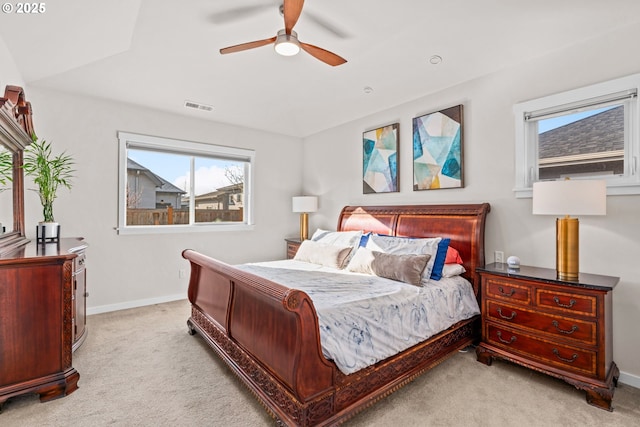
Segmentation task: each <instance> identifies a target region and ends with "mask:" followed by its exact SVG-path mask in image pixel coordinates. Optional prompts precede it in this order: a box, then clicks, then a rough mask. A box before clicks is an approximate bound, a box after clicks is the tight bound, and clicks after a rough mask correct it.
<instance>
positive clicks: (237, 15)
mask: <svg viewBox="0 0 640 427" xmlns="http://www.w3.org/2000/svg"><path fill="white" fill-rule="evenodd" d="M272 7H273V4H256V5H253V6H241V7H236V8H234V9H229V10H225V11H224V12H217V13H213V14H211V15H210V17H209V20H210V21H211V22H213V23H214V24H226V23H229V22H232V21H237V20H238V19H242V18H247V17H249V16H251V15H255V14H257V13H259V12H261V11H263V10H265V9H270V8H272Z"/></svg>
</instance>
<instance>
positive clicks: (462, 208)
mask: <svg viewBox="0 0 640 427" xmlns="http://www.w3.org/2000/svg"><path fill="white" fill-rule="evenodd" d="M490 209H491V207H490V205H489V203H482V204H465V205H401V206H345V207H344V208H343V209H342V212H340V217H339V218H338V228H337V229H338V231H352V230H364V231H371V232H374V233H380V234H387V235H390V236H403V237H448V238H449V239H451V243H450V246H453V247H454V248H456V249H457V250H458V252H460V257H461V258H462V261H463V263H464V268H465V270H467V272H466V273H465V274H464V276H465V277H466V278H467V279H468V280H469V281H470V282H471V283H472V284H473V287H474V289H475V291H476V295H477V293H478V287H479V285H480V280H479V275H478V274H477V273H476V268H477V267H482V266H484V227H485V219H486V216H487V214H488V213H489V210H490Z"/></svg>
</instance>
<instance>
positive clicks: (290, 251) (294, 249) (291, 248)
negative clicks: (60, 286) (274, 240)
mask: <svg viewBox="0 0 640 427" xmlns="http://www.w3.org/2000/svg"><path fill="white" fill-rule="evenodd" d="M285 241H286V242H287V259H293V258H294V257H295V256H296V253H298V249H299V248H300V245H301V244H302V242H301V241H300V240H297V239H285Z"/></svg>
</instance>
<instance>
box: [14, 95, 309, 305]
mask: <svg viewBox="0 0 640 427" xmlns="http://www.w3.org/2000/svg"><path fill="white" fill-rule="evenodd" d="M26 93H27V95H28V97H29V99H30V100H31V102H32V104H33V110H34V126H35V128H36V132H37V134H38V136H39V137H40V138H41V139H46V140H48V141H51V142H52V143H53V145H54V147H55V150H67V151H68V153H69V154H71V155H72V156H73V157H74V158H75V160H76V162H77V164H76V170H77V173H76V175H77V177H78V178H77V179H76V180H75V183H74V187H73V189H72V190H71V191H67V190H66V189H63V190H61V191H60V193H59V197H58V199H57V200H56V203H55V206H54V207H55V214H56V219H58V221H60V222H61V232H62V235H63V236H83V237H85V239H86V240H87V242H88V243H89V244H90V247H89V250H88V253H87V254H88V260H87V268H88V270H87V271H88V291H89V294H90V297H89V299H88V301H87V305H88V311H89V313H96V312H100V311H109V310H114V309H120V308H126V307H129V306H137V305H143V304H149V303H153V302H160V301H166V300H171V299H176V298H186V288H187V278H180V277H179V270H180V269H188V263H187V262H186V261H185V260H184V259H183V258H182V257H181V256H180V254H181V251H182V250H183V249H186V248H191V249H196V250H198V251H201V252H203V253H206V254H209V255H211V256H214V257H216V258H218V259H220V260H222V261H225V262H229V263H239V262H245V261H257V260H262V259H276V258H284V256H285V242H284V240H283V239H284V237H285V236H287V235H294V234H295V230H296V226H297V224H298V223H297V217H296V214H294V213H292V212H291V197H292V196H294V195H296V194H299V193H300V191H301V189H302V185H301V179H300V177H301V175H302V172H301V166H300V162H299V159H300V158H301V156H302V144H301V141H300V139H298V138H292V137H286V136H282V135H275V134H268V133H263V132H259V131H254V130H251V129H247V128H239V127H236V126H229V125H224V124H219V123H213V122H209V121H204V120H199V119H193V118H189V117H183V116H177V115H174V114H166V113H162V112H158V111H153V110H149V109H145V108H139V107H135V106H131V105H125V104H120V103H114V102H110V101H105V100H99V99H93V98H88V97H80V96H74V95H71V94H66V93H60V92H55V91H50V90H45V89H39V88H35V87H29V88H27V91H26ZM118 131H126V132H134V133H140V134H146V135H153V136H161V137H167V138H178V139H179V138H182V139H185V140H189V141H198V142H204V143H211V144H220V145H227V146H234V147H240V148H249V149H254V150H255V151H256V160H255V176H257V177H258V178H257V179H256V180H255V227H254V229H253V230H251V231H223V232H200V233H186V234H155V235H122V236H120V235H118V234H116V231H115V230H114V227H116V225H117V212H118V210H117V206H118V205H117V200H118V139H117V132H118ZM283 165H284V166H285V167H283ZM29 185H30V181H29V180H28V179H27V187H29ZM25 211H26V218H25V223H26V226H27V237H34V236H33V235H34V234H35V224H36V223H37V222H38V221H39V220H40V218H39V215H40V208H39V202H38V200H37V195H36V194H35V193H33V192H30V191H27V193H26V195H25ZM31 225H33V227H32V226H31ZM32 228H33V230H34V231H33V232H32V233H31V234H33V235H31V236H30V235H29V234H30V232H31V231H32Z"/></svg>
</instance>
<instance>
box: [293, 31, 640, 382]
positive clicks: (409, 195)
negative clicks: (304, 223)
mask: <svg viewBox="0 0 640 427" xmlns="http://www.w3.org/2000/svg"><path fill="white" fill-rule="evenodd" d="M639 38H640V26H634V27H628V28H627V29H625V30H624V31H621V32H617V33H611V34H608V35H607V36H605V37H602V38H599V39H596V40H592V41H591V42H590V43H589V44H585V45H578V46H573V47H571V48H567V49H563V50H559V51H558V52H557V53H555V54H553V55H549V56H547V57H544V58H539V59H537V60H534V61H531V62H529V63H526V64H523V65H521V66H518V67H517V68H511V69H506V70H503V71H501V72H499V73H495V74H492V75H489V76H486V77H484V78H480V79H477V80H474V81H471V82H468V83H465V84H461V85H459V86H456V87H452V88H449V89H445V90H443V91H441V92H439V93H436V94H433V95H431V96H426V97H423V98H420V99H418V100H416V101H414V102H410V103H407V104H403V105H400V106H398V107H394V108H391V109H389V110H386V111H382V112H380V113H378V114H375V115H372V116H369V117H365V118H363V119H361V120H357V121H354V122H351V123H348V124H345V125H343V126H340V127H338V128H335V129H330V130H327V131H325V132H321V133H319V134H316V135H313V136H311V137H308V138H306V139H305V144H304V157H303V163H304V165H305V169H304V190H305V193H307V194H315V195H318V196H320V199H319V205H320V207H319V209H320V210H319V212H317V213H315V214H312V215H310V228H311V229H314V228H316V227H335V226H336V218H337V214H338V212H339V210H340V208H341V207H342V206H343V205H348V204H400V203H456V202H484V201H487V202H490V203H491V206H492V209H491V213H490V214H489V217H488V224H487V230H486V231H487V235H486V251H487V255H488V257H487V261H488V262H492V261H493V252H494V251H495V250H501V251H504V253H505V256H509V255H518V256H519V257H520V258H521V260H522V263H523V264H529V265H536V266H541V267H549V268H554V266H555V221H554V218H553V217H547V216H533V215H532V214H531V199H516V198H515V196H514V194H513V191H512V189H513V187H514V184H515V172H514V155H515V154H514V137H515V131H514V114H513V105H514V104H515V103H518V102H522V101H525V100H528V99H532V98H537V97H541V96H545V95H549V94H553V93H556V92H562V91H565V90H570V89H574V88H577V87H581V86H585V85H589V84H592V83H597V82H600V81H604V80H608V79H612V78H617V77H622V76H625V75H629V74H634V73H638V72H640V56H638V55H634V54H630V53H631V52H634V51H636V50H637V47H636V41H637V40H638V39H639ZM445 64H446V59H445V61H444V62H443V64H442V65H443V66H444V65H445ZM442 72H446V70H442ZM457 104H463V105H464V174H465V187H464V188H463V189H449V190H434V191H417V192H414V191H413V190H412V184H413V178H412V135H411V133H412V125H411V119H412V118H413V117H415V116H418V115H421V114H424V113H428V112H432V111H437V110H439V109H442V108H446V107H450V106H453V105H457ZM395 122H399V123H400V147H399V168H400V192H398V193H388V194H377V195H376V194H373V195H372V194H368V195H363V194H362V145H361V141H362V132H363V131H366V130H369V129H372V128H376V127H379V126H382V125H386V124H391V123H395ZM639 206H640V195H639V196H609V197H608V200H607V207H608V211H607V216H605V217H584V218H581V230H580V234H581V235H580V239H581V242H580V243H581V253H580V266H581V270H583V271H585V272H590V273H597V274H604V275H612V276H619V277H620V282H619V284H618V286H617V287H616V289H615V292H614V294H613V299H614V306H613V311H614V313H613V322H614V325H613V327H614V336H613V339H614V360H615V361H616V363H617V364H618V365H619V367H620V369H621V370H622V371H623V375H622V378H621V380H622V381H623V382H628V383H632V384H633V385H635V386H636V387H640V358H638V356H637V355H638V353H640V328H639V327H638V325H640V277H639V276H638V268H637V262H638V260H637V257H638V254H640V214H639Z"/></svg>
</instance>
